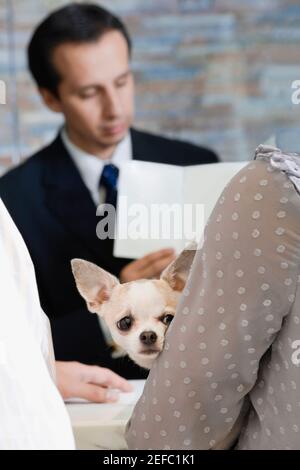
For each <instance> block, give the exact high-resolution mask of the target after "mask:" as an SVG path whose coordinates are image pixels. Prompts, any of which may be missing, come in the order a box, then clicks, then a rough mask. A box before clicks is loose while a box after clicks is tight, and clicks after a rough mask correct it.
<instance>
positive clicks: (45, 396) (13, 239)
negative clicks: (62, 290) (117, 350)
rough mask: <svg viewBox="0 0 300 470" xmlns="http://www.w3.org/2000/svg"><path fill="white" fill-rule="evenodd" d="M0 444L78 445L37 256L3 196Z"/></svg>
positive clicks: (6, 446)
mask: <svg viewBox="0 0 300 470" xmlns="http://www.w3.org/2000/svg"><path fill="white" fill-rule="evenodd" d="M0 259H1V263H0V286H1V295H0V384H1V393H0V416H1V419H0V449H13V450H16V449H25V450H28V449H34V450H39V449H74V439H73V434H72V429H71V425H70V421H69V416H68V414H67V411H66V409H65V406H64V403H63V400H62V398H61V396H60V394H59V392H58V390H57V388H56V386H55V383H54V379H55V377H54V370H55V363H54V354H53V347H52V339H51V332H50V326H49V320H48V318H47V317H46V315H45V314H44V313H43V311H42V309H41V306H40V301H39V295H38V290H37V285H36V279H35V273H34V268H33V264H32V261H31V259H30V256H29V253H28V251H27V248H26V246H25V243H24V241H23V239H22V237H21V235H20V233H19V232H18V230H17V228H16V227H15V225H14V223H13V221H12V220H11V218H10V216H9V214H8V212H7V210H6V208H5V206H4V204H3V203H2V201H1V199H0Z"/></svg>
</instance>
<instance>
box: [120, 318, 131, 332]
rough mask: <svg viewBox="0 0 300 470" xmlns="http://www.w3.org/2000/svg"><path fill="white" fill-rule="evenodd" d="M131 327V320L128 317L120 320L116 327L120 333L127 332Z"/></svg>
mask: <svg viewBox="0 0 300 470" xmlns="http://www.w3.org/2000/svg"><path fill="white" fill-rule="evenodd" d="M131 325H132V318H131V317H129V316H127V317H124V318H121V320H119V321H118V323H117V327H118V328H119V330H121V331H127V330H129V329H130V328H131Z"/></svg>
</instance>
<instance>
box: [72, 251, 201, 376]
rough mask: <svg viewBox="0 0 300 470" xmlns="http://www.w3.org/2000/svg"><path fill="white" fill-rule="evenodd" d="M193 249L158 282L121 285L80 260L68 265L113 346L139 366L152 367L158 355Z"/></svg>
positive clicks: (183, 283) (81, 292)
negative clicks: (112, 340) (105, 328)
mask: <svg viewBox="0 0 300 470" xmlns="http://www.w3.org/2000/svg"><path fill="white" fill-rule="evenodd" d="M195 249H196V248H195V246H194V245H193V246H189V247H188V248H187V249H186V250H184V251H183V252H182V253H181V254H180V255H179V256H178V258H176V260H175V261H173V262H172V263H171V264H170V266H168V267H167V268H166V269H165V270H164V271H163V273H162V275H161V277H160V279H157V280H154V279H151V280H149V279H141V280H138V281H131V282H128V283H124V284H120V282H119V281H118V279H117V278H116V277H114V276H112V275H111V274H110V273H108V272H107V271H104V270H103V269H101V268H99V267H98V266H96V265H95V264H93V263H90V262H88V261H84V260H80V259H74V260H72V262H71V264H72V270H73V274H74V277H75V281H76V285H77V288H78V290H79V292H80V294H81V295H82V297H83V298H84V299H85V300H86V303H87V307H88V309H89V311H90V312H93V313H97V314H98V315H99V316H101V317H102V318H103V319H104V320H105V322H106V324H107V326H108V327H109V330H110V332H111V335H112V337H113V339H114V341H115V343H116V344H117V345H119V346H121V348H123V349H124V350H125V351H126V352H127V353H128V355H129V357H130V358H131V359H132V360H133V361H134V362H136V363H137V364H139V365H140V366H141V367H144V368H146V369H150V368H151V366H152V363H153V361H154V359H156V357H157V356H158V354H159V353H160V352H161V351H162V348H163V345H164V338H165V333H166V331H167V329H168V326H169V324H170V323H171V321H172V319H173V317H174V315H175V310H176V306H177V303H178V300H179V297H180V294H181V291H182V289H183V288H184V286H185V282H186V279H187V276H188V272H189V269H190V266H191V264H192V260H193V258H194V255H195Z"/></svg>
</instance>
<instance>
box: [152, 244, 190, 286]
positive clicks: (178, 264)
mask: <svg viewBox="0 0 300 470" xmlns="http://www.w3.org/2000/svg"><path fill="white" fill-rule="evenodd" d="M196 251H197V243H196V242H191V243H190V244H189V245H188V246H187V247H186V248H184V250H183V251H182V252H181V253H180V254H179V255H178V256H177V258H176V259H175V260H174V261H172V263H171V264H169V266H167V267H166V268H165V269H164V271H163V272H162V273H161V276H160V279H162V280H163V281H166V282H167V283H168V284H169V285H170V287H171V288H172V289H174V290H176V291H179V292H181V291H182V290H183V289H184V286H185V283H186V281H187V278H188V275H189V272H190V269H191V266H192V262H193V259H194V257H195V254H196Z"/></svg>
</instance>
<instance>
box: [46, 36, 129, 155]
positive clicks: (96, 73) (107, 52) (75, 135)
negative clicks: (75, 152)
mask: <svg viewBox="0 0 300 470" xmlns="http://www.w3.org/2000/svg"><path fill="white" fill-rule="evenodd" d="M128 55H129V54H128V46H127V43H126V40H125V38H124V37H123V36H122V34H121V33H119V32H118V31H110V32H107V33H106V34H104V35H103V36H102V37H101V38H100V39H99V40H98V41H95V42H92V43H83V44H73V43H65V44H62V45H60V46H58V47H57V48H56V49H55V50H54V53H53V65H54V67H55V68H56V70H57V71H58V73H59V75H60V77H61V81H60V83H59V85H58V95H59V99H55V97H53V96H52V97H51V99H50V102H49V97H48V100H45V101H46V102H47V104H48V105H49V106H50V107H51V108H52V109H53V110H54V111H58V112H62V113H63V114H64V117H65V121H66V125H67V130H68V133H69V136H70V138H71V139H72V140H73V142H74V143H75V144H77V145H79V146H80V147H81V148H83V149H84V150H87V151H90V152H91V153H94V154H97V153H98V154H101V152H103V151H104V152H105V150H106V149H108V150H109V149H110V148H113V147H114V146H115V145H116V144H118V143H119V142H120V141H121V140H122V139H123V137H124V136H125V134H126V133H127V131H128V128H129V127H130V125H131V123H132V119H133V113H134V104H133V101H134V100H133V95H134V83H133V76H132V73H131V71H130V68H129V57H128ZM44 98H45V96H44Z"/></svg>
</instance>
